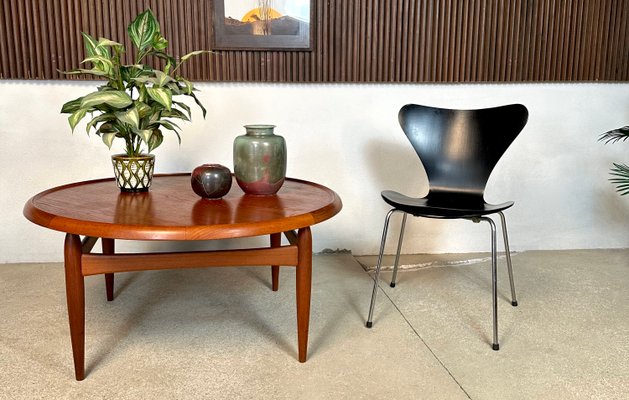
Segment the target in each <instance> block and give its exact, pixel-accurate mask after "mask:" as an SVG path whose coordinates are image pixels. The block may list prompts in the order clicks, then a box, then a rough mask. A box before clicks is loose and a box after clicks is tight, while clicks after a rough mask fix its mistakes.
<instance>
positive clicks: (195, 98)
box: [189, 92, 207, 119]
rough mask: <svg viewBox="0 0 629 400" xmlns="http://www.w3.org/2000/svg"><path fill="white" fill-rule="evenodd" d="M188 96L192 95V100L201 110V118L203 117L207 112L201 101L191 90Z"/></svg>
mask: <svg viewBox="0 0 629 400" xmlns="http://www.w3.org/2000/svg"><path fill="white" fill-rule="evenodd" d="M189 96H190V97H192V98H193V99H194V102H195V103H197V105H198V106H199V108H201V111H202V112H203V118H204V119H205V114H207V111H206V110H205V107H203V104H201V101H199V99H197V96H196V95H195V94H194V92H191V93H190V94H189Z"/></svg>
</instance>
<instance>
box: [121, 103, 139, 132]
mask: <svg viewBox="0 0 629 400" xmlns="http://www.w3.org/2000/svg"><path fill="white" fill-rule="evenodd" d="M115 115H116V118H118V119H119V120H120V121H122V122H123V123H125V124H128V125H130V126H131V127H132V128H134V129H138V128H139V125H140V114H139V112H138V109H137V108H135V107H131V108H129V109H128V110H125V111H118V112H116V113H115Z"/></svg>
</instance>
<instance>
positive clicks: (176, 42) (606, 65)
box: [0, 0, 629, 82]
mask: <svg viewBox="0 0 629 400" xmlns="http://www.w3.org/2000/svg"><path fill="white" fill-rule="evenodd" d="M315 4H316V6H315V7H316V10H315V11H316V12H315V14H316V17H315V18H316V20H315V24H316V27H315V43H314V50H313V51H307V52H302V51H218V52H216V54H214V55H211V56H207V57H205V56H204V57H201V58H197V59H195V60H194V61H193V62H191V63H189V64H188V65H186V66H185V67H184V68H183V69H182V71H181V72H182V73H183V74H184V75H185V76H188V77H190V78H191V79H193V80H196V81H258V82H525V81H629V40H628V39H629V23H628V22H627V20H628V19H629V0H597V1H594V0H316V1H315ZM147 7H151V9H152V10H153V11H154V12H155V14H156V15H157V17H158V19H159V20H160V22H161V24H162V30H163V33H164V35H165V36H166V38H167V39H169V41H170V51H171V53H172V54H175V55H182V54H185V53H187V52H189V51H192V50H197V49H210V48H211V44H212V35H211V29H212V27H211V21H212V17H211V9H212V5H211V0H46V1H44V0H2V2H1V3H0V78H3V79H65V78H66V77H65V76H63V75H62V74H60V73H59V72H57V70H69V69H72V68H75V67H77V66H78V63H79V61H80V60H82V59H83V57H84V56H83V48H82V42H81V36H80V31H85V32H88V33H90V34H92V35H93V36H104V37H109V38H111V39H114V40H117V41H124V42H125V44H126V45H127V46H129V41H128V39H126V26H127V25H128V23H129V22H130V21H131V20H132V19H133V17H134V16H135V15H137V14H138V13H140V12H142V11H143V10H144V9H145V8H147Z"/></svg>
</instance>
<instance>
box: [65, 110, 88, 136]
mask: <svg viewBox="0 0 629 400" xmlns="http://www.w3.org/2000/svg"><path fill="white" fill-rule="evenodd" d="M86 113H87V109H85V108H79V109H78V110H76V111H75V112H73V113H72V114H71V115H70V116H69V117H68V122H70V128H72V132H74V128H75V127H76V125H77V124H78V123H79V121H81V120H82V119H83V117H85V114H86Z"/></svg>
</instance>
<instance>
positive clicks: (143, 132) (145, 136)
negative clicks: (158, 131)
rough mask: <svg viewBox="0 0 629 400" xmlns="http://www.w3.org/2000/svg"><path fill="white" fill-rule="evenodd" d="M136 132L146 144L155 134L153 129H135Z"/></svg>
mask: <svg viewBox="0 0 629 400" xmlns="http://www.w3.org/2000/svg"><path fill="white" fill-rule="evenodd" d="M134 132H135V133H136V135H138V136H139V137H141V138H142V140H143V141H144V143H146V144H148V143H149V141H150V140H151V136H152V135H153V131H152V130H151V129H135V130H134Z"/></svg>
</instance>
